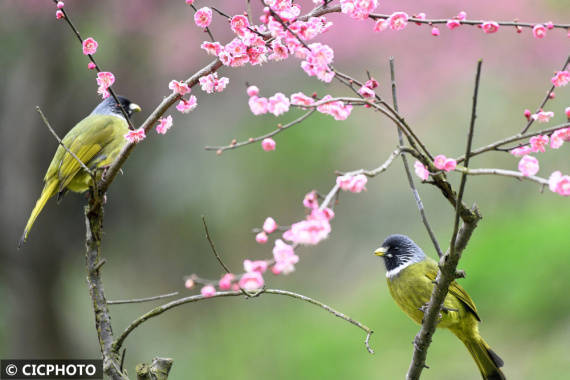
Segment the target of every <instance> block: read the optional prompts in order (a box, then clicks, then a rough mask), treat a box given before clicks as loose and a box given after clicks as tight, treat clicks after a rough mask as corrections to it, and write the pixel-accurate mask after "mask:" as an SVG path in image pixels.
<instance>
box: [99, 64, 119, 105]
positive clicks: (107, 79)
mask: <svg viewBox="0 0 570 380" xmlns="http://www.w3.org/2000/svg"><path fill="white" fill-rule="evenodd" d="M113 83H115V76H114V75H113V73H111V72H108V71H101V72H100V73H97V85H98V86H99V88H98V89H97V93H98V94H100V95H101V97H102V98H103V99H106V98H108V97H109V96H110V95H111V94H110V93H109V91H108V89H109V87H111V86H112V85H113Z"/></svg>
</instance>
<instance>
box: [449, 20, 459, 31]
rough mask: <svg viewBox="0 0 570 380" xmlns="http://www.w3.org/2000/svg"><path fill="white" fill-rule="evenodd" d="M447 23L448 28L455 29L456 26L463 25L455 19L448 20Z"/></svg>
mask: <svg viewBox="0 0 570 380" xmlns="http://www.w3.org/2000/svg"><path fill="white" fill-rule="evenodd" d="M445 25H446V26H447V28H448V29H449V30H453V29H455V28H457V27H459V26H461V21H459V20H455V19H453V20H447V23H446V24H445Z"/></svg>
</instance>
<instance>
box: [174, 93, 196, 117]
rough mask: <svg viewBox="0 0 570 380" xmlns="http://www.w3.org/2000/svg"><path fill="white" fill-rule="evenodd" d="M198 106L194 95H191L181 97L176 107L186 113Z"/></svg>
mask: <svg viewBox="0 0 570 380" xmlns="http://www.w3.org/2000/svg"><path fill="white" fill-rule="evenodd" d="M197 106H198V101H197V100H196V97H195V96H194V95H191V96H190V98H189V99H188V100H186V99H184V98H182V99H180V102H179V103H178V105H177V106H176V109H177V110H178V111H180V112H182V113H188V112H190V111H192V110H194V109H195V108H196V107H197Z"/></svg>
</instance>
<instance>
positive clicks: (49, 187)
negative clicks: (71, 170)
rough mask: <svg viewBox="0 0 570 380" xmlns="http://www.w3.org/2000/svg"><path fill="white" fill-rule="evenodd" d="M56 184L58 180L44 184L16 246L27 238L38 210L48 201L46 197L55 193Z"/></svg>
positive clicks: (20, 244)
mask: <svg viewBox="0 0 570 380" xmlns="http://www.w3.org/2000/svg"><path fill="white" fill-rule="evenodd" d="M57 185H58V181H51V182H48V183H46V185H45V186H44V189H43V190H42V194H41V195H40V198H39V199H38V200H37V202H36V206H35V207H34V209H33V210H32V214H31V215H30V218H29V219H28V223H27V224H26V228H25V229H24V233H23V234H22V237H21V238H20V241H19V242H18V248H20V247H21V246H22V244H24V243H25V242H26V239H27V238H28V234H29V233H30V229H32V226H33V225H34V222H35V221H36V218H37V217H38V215H39V214H40V212H42V209H43V208H44V206H45V205H46V202H47V201H48V199H50V198H51V197H52V196H53V195H54V194H55V192H56V189H57Z"/></svg>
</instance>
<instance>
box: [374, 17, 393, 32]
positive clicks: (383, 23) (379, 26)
mask: <svg viewBox="0 0 570 380" xmlns="http://www.w3.org/2000/svg"><path fill="white" fill-rule="evenodd" d="M389 27H390V23H389V22H388V20H382V19H378V20H377V21H376V23H375V24H374V31H375V32H383V31H385V30H386V29H388V28H389Z"/></svg>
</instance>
